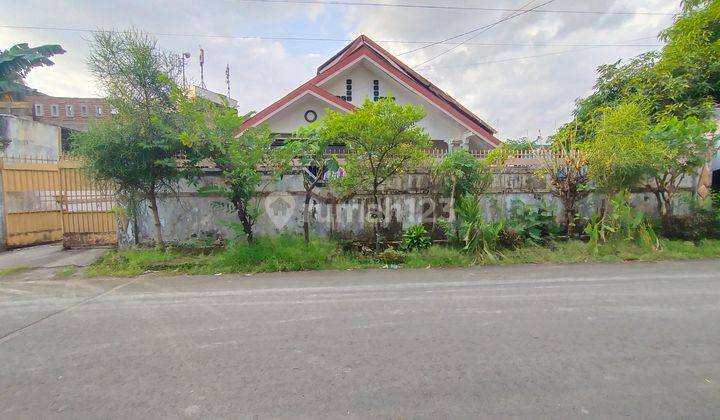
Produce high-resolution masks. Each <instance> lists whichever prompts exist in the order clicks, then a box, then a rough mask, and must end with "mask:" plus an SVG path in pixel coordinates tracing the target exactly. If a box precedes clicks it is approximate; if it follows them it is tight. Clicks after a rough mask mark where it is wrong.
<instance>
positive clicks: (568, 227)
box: [563, 196, 577, 237]
mask: <svg viewBox="0 0 720 420" xmlns="http://www.w3.org/2000/svg"><path fill="white" fill-rule="evenodd" d="M563 201H564V203H563V209H564V215H563V218H564V219H563V224H564V226H563V227H564V229H565V234H566V235H567V236H568V237H571V236H572V235H573V227H574V226H573V225H574V223H573V219H574V218H575V213H577V211H576V210H575V200H574V199H573V198H571V197H568V196H565V200H563Z"/></svg>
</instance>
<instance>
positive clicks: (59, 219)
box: [0, 156, 117, 248]
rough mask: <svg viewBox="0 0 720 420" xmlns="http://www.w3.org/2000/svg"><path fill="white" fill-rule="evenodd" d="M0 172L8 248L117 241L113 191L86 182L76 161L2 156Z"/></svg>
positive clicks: (72, 246) (67, 246) (106, 187)
mask: <svg viewBox="0 0 720 420" xmlns="http://www.w3.org/2000/svg"><path fill="white" fill-rule="evenodd" d="M0 170H1V172H2V186H3V194H2V199H3V201H2V204H3V212H4V216H5V243H6V246H7V247H8V248H15V247H21V246H27V245H35V244H41V243H47V242H55V241H59V240H61V239H62V241H63V245H64V246H65V247H66V248H75V247H82V246H93V245H114V244H116V243H117V224H116V219H115V215H114V212H113V207H114V205H115V196H114V192H113V189H112V188H111V187H110V186H108V185H103V184H98V183H95V182H92V181H91V180H89V179H88V178H87V177H86V176H85V175H84V173H83V170H82V167H81V164H80V162H78V161H74V160H68V159H62V160H60V161H59V162H58V161H56V160H48V159H34V158H26V157H22V158H20V157H8V156H3V157H1V158H0Z"/></svg>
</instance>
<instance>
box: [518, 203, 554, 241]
mask: <svg viewBox="0 0 720 420" xmlns="http://www.w3.org/2000/svg"><path fill="white" fill-rule="evenodd" d="M508 213H509V216H508V225H510V226H511V227H512V229H513V230H514V231H515V232H517V234H518V235H519V236H520V237H522V238H523V240H525V241H526V242H528V243H530V244H539V243H541V242H542V241H543V240H545V239H546V238H548V237H552V236H555V235H556V234H557V233H558V232H559V230H560V229H559V227H558V225H557V223H556V221H555V206H553V205H552V204H548V203H547V202H545V201H540V202H538V203H536V204H528V203H525V202H524V201H521V200H513V202H512V204H511V206H510V210H509V212H508Z"/></svg>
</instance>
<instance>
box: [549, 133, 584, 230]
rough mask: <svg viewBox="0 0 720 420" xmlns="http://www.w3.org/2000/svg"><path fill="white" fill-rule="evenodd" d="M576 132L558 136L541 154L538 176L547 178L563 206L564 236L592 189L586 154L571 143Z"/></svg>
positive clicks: (551, 190) (573, 228) (572, 224)
mask: <svg viewBox="0 0 720 420" xmlns="http://www.w3.org/2000/svg"><path fill="white" fill-rule="evenodd" d="M576 135H577V130H574V131H570V130H569V129H565V130H563V131H561V132H560V133H558V136H557V138H556V141H555V142H554V143H553V145H552V148H551V149H550V151H551V152H552V153H549V154H548V153H543V154H542V166H541V168H540V170H539V172H540V174H542V175H546V176H547V177H548V179H549V185H550V192H551V193H552V194H553V195H554V196H555V197H557V198H558V199H559V200H560V202H561V203H562V205H563V216H562V228H563V230H564V231H565V233H567V234H568V235H572V234H573V233H574V230H575V220H576V218H577V217H578V215H579V212H580V211H579V206H580V203H581V202H582V200H583V199H585V198H586V197H587V196H588V195H589V194H590V192H591V191H592V189H591V188H590V186H589V176H588V167H587V166H588V160H587V156H586V153H585V152H584V151H583V150H581V149H580V147H578V144H577V143H576V141H575V136H576Z"/></svg>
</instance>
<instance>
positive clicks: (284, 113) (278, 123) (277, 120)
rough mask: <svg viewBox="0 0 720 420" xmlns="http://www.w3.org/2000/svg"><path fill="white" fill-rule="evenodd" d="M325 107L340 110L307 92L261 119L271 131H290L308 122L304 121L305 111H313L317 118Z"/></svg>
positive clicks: (320, 116)
mask: <svg viewBox="0 0 720 420" xmlns="http://www.w3.org/2000/svg"><path fill="white" fill-rule="evenodd" d="M327 108H330V109H333V110H335V111H340V109H339V108H337V107H335V106H331V105H330V104H329V103H327V102H326V101H324V100H321V99H319V98H317V97H315V96H313V95H312V94H309V93H308V94H306V95H305V96H302V97H300V98H299V99H297V100H296V101H295V102H293V103H291V104H290V105H288V106H287V107H285V108H283V109H281V110H279V111H278V112H277V113H275V114H274V115H272V116H271V117H270V118H268V119H266V120H265V121H263V123H266V124H267V125H268V127H270V130H271V131H272V132H273V133H292V132H294V131H295V130H297V129H298V128H300V127H302V126H304V125H307V124H308V122H307V121H305V113H306V112H307V111H315V113H316V114H317V117H318V120H319V119H321V118H322V117H323V116H324V115H325V110H326V109H327Z"/></svg>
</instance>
